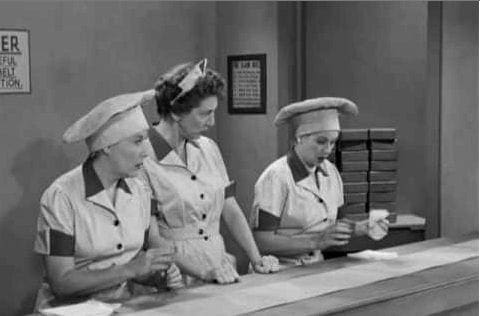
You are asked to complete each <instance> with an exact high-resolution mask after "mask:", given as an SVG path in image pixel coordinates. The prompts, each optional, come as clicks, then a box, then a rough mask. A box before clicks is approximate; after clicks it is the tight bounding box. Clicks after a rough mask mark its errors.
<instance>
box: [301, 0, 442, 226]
mask: <svg viewBox="0 0 480 316" xmlns="http://www.w3.org/2000/svg"><path fill="white" fill-rule="evenodd" d="M305 12H306V18H305V19H306V96H307V97H317V96H342V97H347V98H350V99H352V100H354V101H355V102H356V103H357V104H358V106H359V110H360V115H359V116H358V117H356V118H353V119H344V120H343V125H342V127H343V128H369V127H395V128H397V135H398V148H399V152H400V157H399V187H398V194H397V206H398V212H399V213H402V212H403V213H405V212H411V213H416V214H419V215H425V214H426V210H427V208H428V207H429V205H428V203H427V199H426V198H425V195H426V194H427V192H428V191H429V190H431V189H432V188H431V187H430V186H429V182H427V180H426V178H425V174H424V170H425V165H427V164H428V163H430V162H429V161H426V153H427V150H428V149H427V147H426V144H427V143H428V142H427V138H426V135H427V132H428V130H429V128H431V127H433V126H432V125H431V122H430V121H429V120H430V118H429V117H427V115H426V112H427V108H426V93H425V91H426V87H427V83H426V76H427V3H426V2H389V3H381V2H362V3H353V2H342V3H340V2H319V3H314V2H311V3H307V4H306V9H305ZM433 106H435V105H433ZM436 106H438V105H436ZM435 211H437V210H435ZM432 224H434V223H432Z"/></svg>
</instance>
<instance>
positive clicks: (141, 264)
mask: <svg viewBox="0 0 480 316" xmlns="http://www.w3.org/2000/svg"><path fill="white" fill-rule="evenodd" d="M172 260H173V251H172V252H170V253H166V252H165V249H160V248H152V249H148V250H147V251H140V252H139V253H138V254H137V255H136V256H135V257H134V258H133V259H132V260H131V261H130V262H129V263H127V264H126V265H127V267H128V269H129V270H130V271H131V272H132V274H133V278H142V277H145V276H146V275H150V274H152V273H154V272H156V271H158V270H166V269H168V267H169V266H170V263H171V262H172Z"/></svg>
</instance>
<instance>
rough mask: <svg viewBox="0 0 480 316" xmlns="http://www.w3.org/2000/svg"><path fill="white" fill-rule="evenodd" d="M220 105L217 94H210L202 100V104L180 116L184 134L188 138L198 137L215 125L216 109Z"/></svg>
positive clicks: (179, 122)
mask: <svg viewBox="0 0 480 316" xmlns="http://www.w3.org/2000/svg"><path fill="white" fill-rule="evenodd" d="M217 106H218V98H217V96H209V97H206V98H204V99H202V100H201V101H200V105H199V106H198V107H196V108H193V109H192V110H191V111H190V112H189V113H188V114H184V115H182V116H180V119H179V121H178V124H179V125H180V129H181V133H182V136H183V137H185V138H186V139H195V138H198V137H199V136H200V135H201V134H202V133H204V132H206V131H207V130H208V129H209V128H210V127H212V126H213V125H215V110H216V108H217Z"/></svg>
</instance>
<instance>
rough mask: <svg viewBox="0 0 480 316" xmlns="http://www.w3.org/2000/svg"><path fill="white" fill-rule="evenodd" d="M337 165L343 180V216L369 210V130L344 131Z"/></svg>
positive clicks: (341, 135)
mask: <svg viewBox="0 0 480 316" xmlns="http://www.w3.org/2000/svg"><path fill="white" fill-rule="evenodd" d="M336 148H337V150H336V159H335V163H336V165H337V168H338V170H339V171H340V175H341V177H342V180H343V193H344V206H343V207H342V208H341V209H340V210H339V211H340V212H341V213H342V215H347V214H359V213H363V214H364V213H365V212H367V210H368V188H369V185H368V171H369V151H368V129H347V130H342V132H341V133H340V137H339V140H338V142H337V146H336Z"/></svg>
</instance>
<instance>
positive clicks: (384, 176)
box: [368, 171, 397, 182]
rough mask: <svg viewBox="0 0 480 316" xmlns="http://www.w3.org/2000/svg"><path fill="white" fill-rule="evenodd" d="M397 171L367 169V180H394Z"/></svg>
mask: <svg viewBox="0 0 480 316" xmlns="http://www.w3.org/2000/svg"><path fill="white" fill-rule="evenodd" d="M396 180H397V171H369V172H368V181H370V182H375V181H396Z"/></svg>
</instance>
